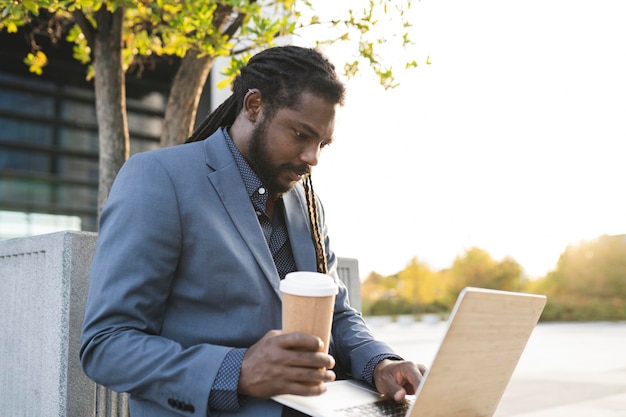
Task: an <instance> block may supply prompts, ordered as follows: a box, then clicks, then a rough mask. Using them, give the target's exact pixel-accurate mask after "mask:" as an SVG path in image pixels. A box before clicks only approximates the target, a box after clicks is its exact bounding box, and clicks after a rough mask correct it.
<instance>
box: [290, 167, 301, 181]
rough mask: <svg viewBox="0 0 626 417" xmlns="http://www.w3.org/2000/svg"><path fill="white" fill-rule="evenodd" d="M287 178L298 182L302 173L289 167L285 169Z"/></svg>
mask: <svg viewBox="0 0 626 417" xmlns="http://www.w3.org/2000/svg"><path fill="white" fill-rule="evenodd" d="M287 174H288V176H289V179H290V180H291V181H293V182H298V181H300V180H301V179H302V175H300V174H298V173H297V172H296V171H294V170H292V169H290V170H288V171H287Z"/></svg>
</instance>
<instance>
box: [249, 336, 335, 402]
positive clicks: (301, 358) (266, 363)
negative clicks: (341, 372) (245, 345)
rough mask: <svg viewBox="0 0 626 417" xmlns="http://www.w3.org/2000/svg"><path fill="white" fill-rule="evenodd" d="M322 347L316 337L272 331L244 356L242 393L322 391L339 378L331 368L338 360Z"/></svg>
mask: <svg viewBox="0 0 626 417" xmlns="http://www.w3.org/2000/svg"><path fill="white" fill-rule="evenodd" d="M322 348H323V342H322V341H321V339H319V338H318V337H315V336H311V335H308V334H305V333H284V334H283V333H282V332H281V331H280V330H272V331H269V332H268V333H266V334H265V336H263V338H261V340H259V341H258V342H257V343H255V344H254V345H252V346H251V347H250V348H249V349H248V350H247V352H246V354H245V356H244V357H243V363H242V364H241V374H240V376H239V385H238V393H239V394H241V395H248V396H252V397H259V398H269V397H272V396H274V395H280V394H296V395H306V396H311V395H319V394H322V393H323V392H324V391H325V390H326V388H325V387H324V382H329V381H334V380H335V373H334V372H333V371H330V369H332V368H333V367H334V366H335V359H334V358H333V357H332V356H330V355H328V354H326V353H323V352H321V350H322Z"/></svg>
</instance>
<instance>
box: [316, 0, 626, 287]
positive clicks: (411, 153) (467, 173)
mask: <svg viewBox="0 0 626 417" xmlns="http://www.w3.org/2000/svg"><path fill="white" fill-rule="evenodd" d="M411 13H412V16H413V17H412V18H411V21H412V23H413V24H414V31H413V32H412V39H413V40H414V41H416V42H417V45H416V48H417V49H416V50H417V53H416V56H414V57H411V59H416V60H417V62H418V63H419V66H418V68H417V69H414V70H412V71H410V72H408V73H403V74H400V75H401V78H400V82H401V86H400V87H399V88H397V89H396V90H394V91H387V92H385V91H383V89H382V88H380V87H378V86H377V84H376V80H375V79H374V78H372V77H370V76H369V75H367V76H362V77H360V78H359V79H356V80H353V81H350V82H348V101H347V104H346V106H344V108H343V109H342V110H341V114H340V119H339V122H338V126H337V128H336V132H335V133H336V141H335V143H334V144H333V145H332V146H331V147H330V148H328V149H327V150H325V151H324V152H323V155H322V160H321V163H320V164H319V165H318V167H316V169H315V170H314V173H313V175H314V180H315V186H316V191H317V192H318V194H319V195H320V197H321V198H322V200H323V202H324V206H325V209H326V213H327V219H328V223H329V228H330V236H331V243H332V245H333V248H334V250H335V252H336V253H337V254H338V255H339V256H343V257H351V258H357V259H358V260H359V269H360V275H361V278H362V279H364V278H365V277H366V276H367V275H368V274H369V273H370V272H371V271H372V270H375V271H376V272H378V273H381V274H383V275H388V274H393V273H396V272H398V271H400V270H402V269H403V268H404V267H405V266H406V264H407V263H408V262H409V261H410V260H411V258H413V257H417V258H418V259H420V260H421V261H424V262H426V263H427V264H428V265H429V266H430V267H431V268H432V269H435V270H437V269H441V268H446V267H448V266H450V265H451V264H452V262H453V260H454V258H455V257H456V256H457V255H459V254H461V253H462V252H463V251H464V250H465V249H467V248H469V247H471V246H478V247H480V248H483V249H485V250H487V251H488V252H489V253H490V254H491V255H492V256H493V257H494V258H495V259H502V257H504V256H507V255H509V256H512V257H513V258H514V259H515V260H517V262H519V263H520V264H521V265H522V267H523V268H524V270H525V271H526V273H527V274H528V275H529V276H531V277H538V276H543V275H544V274H545V273H546V272H548V271H549V270H550V269H553V268H554V267H555V266H556V262H557V260H558V258H559V255H560V254H561V253H562V251H563V250H564V249H565V247H566V246H567V245H568V244H570V243H577V242H579V241H581V240H583V239H591V238H595V237H598V236H600V235H602V234H605V233H606V234H623V233H626V193H625V191H624V188H625V186H624V182H625V179H626V158H625V157H624V156H625V155H626V153H625V152H624V143H625V139H626V25H625V24H624V18H625V17H626V2H624V1H623V0H595V1H593V2H591V1H579V0H526V1H510V0H491V1H489V0H472V1H467V0H421V1H420V2H414V4H413V8H412V11H411ZM381 36H385V34H384V33H381ZM327 53H328V55H329V56H330V57H331V59H332V60H333V61H335V62H337V63H339V62H341V59H342V54H345V51H342V52H337V51H332V50H328V51H327ZM333 53H334V55H333ZM427 56H430V61H431V62H432V64H431V65H425V60H426V57H427Z"/></svg>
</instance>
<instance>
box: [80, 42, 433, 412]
mask: <svg viewBox="0 0 626 417" xmlns="http://www.w3.org/2000/svg"><path fill="white" fill-rule="evenodd" d="M343 100H344V86H343V85H342V83H341V82H340V81H339V80H338V78H337V75H336V73H335V70H334V67H333V66H332V64H330V63H329V62H328V61H327V60H326V58H324V57H323V56H322V55H321V54H320V53H319V52H317V51H315V50H314V49H308V48H299V47H294V46H287V47H278V48H270V49H267V50H265V51H263V52H261V53H259V54H257V55H255V56H254V57H252V58H251V60H250V61H249V63H248V65H247V66H246V67H244V68H243V69H242V70H241V73H240V75H238V76H237V78H236V79H235V80H234V82H233V94H232V95H231V96H230V97H229V98H228V99H227V100H226V101H225V102H224V103H223V104H222V106H220V107H219V108H218V109H217V110H216V111H215V112H213V113H212V114H211V115H209V116H208V118H207V119H206V120H205V121H204V122H203V124H202V125H201V126H200V127H199V128H198V129H197V130H196V132H194V135H193V136H192V137H191V138H190V139H189V140H188V142H190V143H188V144H184V145H179V146H175V147H171V148H166V149H159V150H156V151H152V152H146V153H142V154H137V155H135V156H133V157H132V158H130V159H129V160H128V162H127V163H126V164H125V166H124V167H123V168H122V170H121V171H120V172H119V174H118V176H117V178H116V180H115V184H114V185H113V188H112V190H111V193H110V196H109V200H108V202H107V204H106V206H105V208H104V209H103V211H102V214H101V223H100V233H99V238H98V245H97V249H96V254H95V257H94V260H93V265H92V271H91V282H90V289H89V297H88V302H87V309H86V314H85V322H84V325H83V334H82V341H81V342H82V346H81V361H82V364H83V367H84V370H85V372H86V374H87V375H88V376H89V377H90V378H92V379H93V380H94V381H96V382H98V383H100V384H102V385H105V386H108V387H110V388H111V389H113V390H115V391H120V392H128V393H130V398H131V401H130V408H131V415H132V416H133V417H141V416H150V417H158V416H176V415H191V414H194V415H201V416H204V415H210V416H213V415H232V416H281V414H283V413H284V414H283V415H288V414H289V413H291V412H293V411H292V410H291V411H290V410H283V409H282V406H281V405H279V404H278V403H276V402H274V401H272V400H271V399H269V398H270V397H271V396H273V395H277V394H284V393H291V394H298V395H319V394H321V393H322V392H324V389H325V388H324V382H327V381H332V380H334V379H335V378H336V375H337V374H339V375H343V376H348V377H352V378H358V379H364V380H366V381H368V382H369V383H370V384H373V385H374V386H375V387H376V388H377V389H378V390H379V391H380V392H381V393H382V394H384V395H386V396H388V397H389V398H394V399H395V400H401V399H402V398H404V395H405V394H407V393H408V394H412V393H414V392H415V389H416V387H417V385H418V384H419V381H420V379H421V377H422V373H423V372H424V368H423V366H421V365H420V366H419V367H418V366H417V365H415V364H413V363H410V362H407V361H403V360H402V359H401V358H400V357H399V356H398V355H396V354H395V352H394V351H393V349H392V348H391V347H389V346H388V345H387V344H385V343H382V342H379V341H376V340H374V338H373V336H372V335H371V333H370V331H369V330H368V329H367V327H366V325H365V323H364V322H363V320H362V318H361V316H360V315H359V314H358V313H357V312H356V311H355V310H354V309H352V308H351V307H350V306H349V304H348V301H347V294H346V288H345V286H343V285H341V284H340V282H339V281H338V280H337V278H336V257H335V255H334V253H333V252H332V251H331V250H330V248H329V240H328V236H327V231H326V225H325V222H324V218H323V211H322V209H321V205H320V204H319V201H318V200H317V199H316V197H315V195H314V193H313V189H312V185H311V183H310V175H309V174H310V170H311V167H312V166H315V165H316V164H317V162H318V158H319V156H320V151H321V149H322V148H323V147H325V146H327V145H329V144H330V143H331V141H332V139H333V129H334V124H335V112H336V110H337V107H338V106H339V105H341V104H343ZM207 137H208V138H207ZM295 270H312V271H315V270H318V271H322V272H326V273H328V274H330V275H331V276H333V277H334V278H335V280H336V281H337V282H338V284H339V285H340V290H339V294H338V295H337V298H336V304H335V309H334V318H333V330H332V339H331V343H330V352H329V354H325V353H323V352H322V350H323V349H322V342H321V340H320V339H318V338H316V337H314V336H310V335H306V334H301V333H291V334H283V333H282V332H281V331H280V330H277V329H280V326H281V296H280V292H279V290H278V288H279V282H280V279H282V278H284V276H285V275H286V274H287V273H288V272H291V271H295Z"/></svg>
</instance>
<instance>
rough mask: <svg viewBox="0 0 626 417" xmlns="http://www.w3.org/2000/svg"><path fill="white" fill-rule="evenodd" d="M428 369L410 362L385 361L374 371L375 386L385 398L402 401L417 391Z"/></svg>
mask: <svg viewBox="0 0 626 417" xmlns="http://www.w3.org/2000/svg"><path fill="white" fill-rule="evenodd" d="M425 373H426V367H425V366H424V365H422V364H415V363H413V362H409V361H397V360H390V359H383V360H382V361H380V362H379V363H378V365H376V368H375V369H374V384H375V385H376V389H377V390H378V392H380V393H381V395H382V396H383V397H385V398H389V399H393V400H394V401H402V400H403V399H404V397H405V396H406V395H413V394H415V392H416V391H417V386H418V385H419V384H420V382H421V381H422V379H423V378H424V374H425Z"/></svg>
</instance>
